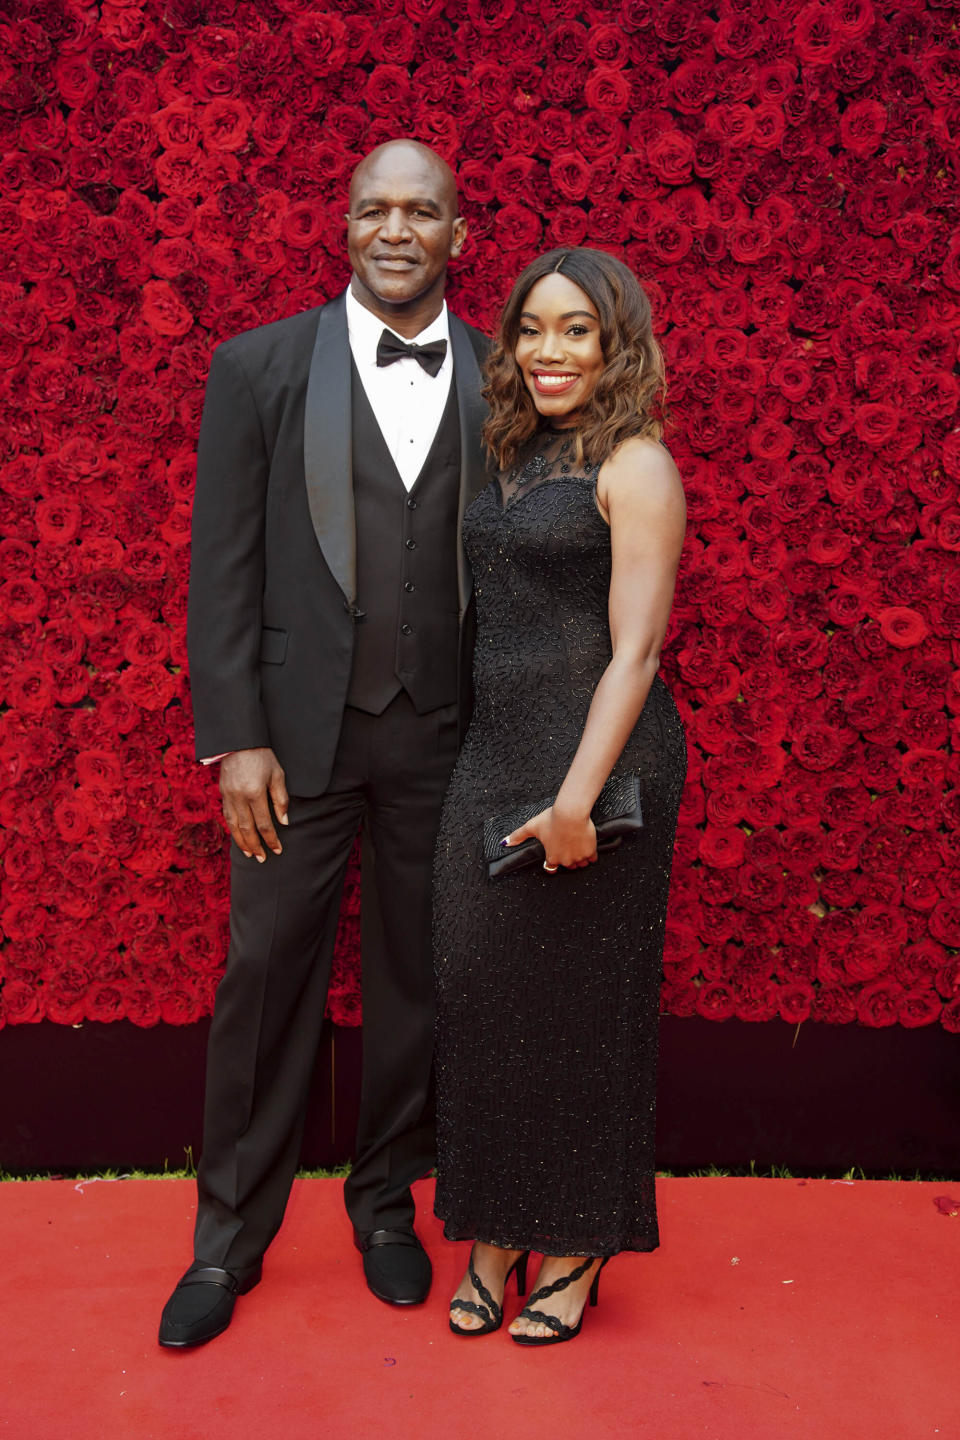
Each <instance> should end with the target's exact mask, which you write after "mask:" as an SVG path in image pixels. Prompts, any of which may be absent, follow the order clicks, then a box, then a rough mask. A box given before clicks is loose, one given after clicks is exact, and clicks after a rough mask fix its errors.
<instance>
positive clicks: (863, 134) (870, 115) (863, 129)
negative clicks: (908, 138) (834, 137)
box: [840, 100, 887, 158]
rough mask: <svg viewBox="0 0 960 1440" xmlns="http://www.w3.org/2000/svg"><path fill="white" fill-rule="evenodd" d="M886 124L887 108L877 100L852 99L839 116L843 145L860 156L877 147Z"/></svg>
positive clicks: (874, 150) (869, 153)
mask: <svg viewBox="0 0 960 1440" xmlns="http://www.w3.org/2000/svg"><path fill="white" fill-rule="evenodd" d="M886 125H887V110H886V107H885V106H884V105H881V104H880V102H879V101H878V100H854V101H853V103H852V104H850V105H848V106H847V107H846V109H845V110H844V112H843V114H842V115H841V117H840V139H841V141H842V142H843V147H844V149H845V150H848V151H849V152H850V153H851V154H852V155H857V156H859V157H861V158H863V157H865V156H868V155H873V154H875V153H876V151H877V149H878V148H879V145H880V141H881V138H882V136H883V132H884V130H885V129H886Z"/></svg>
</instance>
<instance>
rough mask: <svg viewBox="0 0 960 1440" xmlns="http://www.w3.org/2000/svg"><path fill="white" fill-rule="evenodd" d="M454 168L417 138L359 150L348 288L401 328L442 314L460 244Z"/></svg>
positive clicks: (403, 331)
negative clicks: (364, 152)
mask: <svg viewBox="0 0 960 1440" xmlns="http://www.w3.org/2000/svg"><path fill="white" fill-rule="evenodd" d="M466 234H467V226H466V222H465V221H464V220H463V219H462V218H461V217H460V216H459V215H458V214H457V183H456V181H455V179H454V177H453V171H452V170H451V169H450V166H449V165H448V164H447V162H446V161H445V160H441V158H440V156H439V155H437V154H436V153H435V152H434V151H433V150H431V149H430V148H429V146H427V145H421V144H420V143H419V141H417V140H388V141H387V142H386V144H385V145H378V146H377V148H376V150H372V151H371V152H370V154H369V155H366V156H364V158H363V159H362V160H361V161H360V164H359V165H358V166H357V168H356V170H354V172H353V177H352V179H351V181H350V212H349V214H348V216H347V249H348V252H349V255H350V263H351V264H352V266H353V280H352V281H351V286H350V288H351V290H352V292H353V294H354V295H355V296H356V298H357V299H358V300H359V301H360V302H361V304H363V305H365V306H366V307H367V309H368V310H372V311H373V312H374V314H375V315H379V316H380V318H381V319H382V320H384V322H385V323H386V324H388V325H390V326H391V327H392V328H393V329H394V330H396V331H397V332H398V334H400V335H406V336H407V337H412V336H414V335H418V334H419V333H420V331H421V330H422V329H425V328H426V326H427V325H429V324H430V322H431V321H432V320H434V319H435V318H436V317H437V315H439V313H440V310H441V307H442V305H443V292H444V290H445V288H446V283H447V264H448V262H449V261H450V260H452V259H454V258H456V256H458V255H459V254H460V251H461V250H462V249H463V242H464V240H465V239H466Z"/></svg>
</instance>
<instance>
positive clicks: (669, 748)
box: [434, 430, 686, 1255]
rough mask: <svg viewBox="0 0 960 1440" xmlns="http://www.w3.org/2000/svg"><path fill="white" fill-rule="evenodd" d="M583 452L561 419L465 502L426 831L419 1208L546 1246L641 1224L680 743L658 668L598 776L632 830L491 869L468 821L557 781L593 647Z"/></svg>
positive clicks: (651, 1236) (581, 714)
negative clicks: (631, 724)
mask: <svg viewBox="0 0 960 1440" xmlns="http://www.w3.org/2000/svg"><path fill="white" fill-rule="evenodd" d="M598 468H599V467H594V468H587V467H584V466H579V467H578V466H577V465H576V464H575V463H574V459H573V446H572V442H571V440H570V437H569V436H565V435H564V434H563V432H558V431H549V430H547V431H542V432H540V433H539V434H538V436H537V437H535V440H534V442H533V446H532V452H530V453H528V454H527V456H526V457H524V459H523V460H522V462H521V463H520V464H519V465H518V466H517V467H515V469H514V470H513V471H512V472H510V474H508V475H501V476H500V477H499V478H498V479H495V480H493V481H491V483H490V485H489V486H488V487H487V488H486V489H485V490H484V491H482V493H481V494H480V495H479V496H478V497H477V498H476V499H475V500H474V502H473V504H472V505H471V506H470V507H469V509H468V510H467V513H466V516H465V518H464V542H465V545H466V548H467V553H468V555H469V559H470V563H471V566H472V570H473V577H474V593H475V595H476V605H477V643H476V651H475V659H474V685H475V699H474V710H473V717H472V720H471V723H470V727H469V730H468V732H467V736H466V740H465V743H464V746H463V749H462V751H461V753H460V757H459V760H458V762H457V765H456V768H455V770H454V773H453V777H452V780H451V784H450V789H449V791H448V794H447V798H446V802H445V804H444V808H443V816H442V819H441V823H440V831H439V835H438V840H437V859H436V871H435V877H436V878H435V887H434V915H435V920H434V940H435V965H436V979H437V1003H438V1030H437V1143H438V1165H437V1171H438V1179H437V1189H436V1213H437V1214H438V1215H439V1216H440V1218H441V1219H442V1220H443V1221H444V1232H445V1234H446V1236H447V1238H448V1239H451V1240H464V1239H478V1240H483V1241H486V1242H489V1243H492V1244H496V1245H502V1246H505V1247H507V1248H509V1249H524V1250H525V1249H532V1250H535V1251H537V1252H538V1253H541V1254H551V1255H612V1254H615V1253H616V1252H617V1251H620V1250H652V1249H655V1248H656V1246H657V1244H658V1230H657V1214H656V1203H655V1197H654V1156H653V1145H654V1110H655V1097H656V1066H657V1017H658V1008H659V1006H658V999H659V990H660V980H661V959H662V950H663V931H664V921H665V914H666V906H667V891H668V887H669V881H670V866H671V859H672V852H673V841H674V833H675V829H676V820H677V811H678V807H679V803H680V792H681V790H682V787H683V781H684V776H685V773H686V743H685V739H684V733H683V727H682V724H681V721H680V717H679V715H678V713H677V709H676V706H675V705H674V702H673V699H672V697H671V696H670V693H669V691H668V690H667V688H666V686H665V685H664V683H663V681H662V680H661V679H660V678H659V677H657V678H656V679H655V680H654V682H653V686H652V688H651V690H650V694H649V697H648V699H647V702H646V704H645V706H644V709H643V712H642V714H641V716H640V718H639V720H638V722H637V725H636V727H635V729H634V731H633V733H632V735H631V736H630V738H629V740H628V741H627V744H626V746H625V747H624V750H623V752H622V754H621V756H620V759H619V761H618V762H617V765H616V766H615V768H614V772H613V773H614V774H624V773H627V772H630V771H632V772H634V773H636V774H637V775H638V776H639V777H640V784H641V796H642V808H643V815H644V829H643V830H642V831H641V832H640V833H639V834H637V835H634V836H632V837H631V838H630V839H629V840H625V841H624V842H623V844H622V845H621V846H620V848H619V849H617V850H614V851H611V852H607V853H601V855H600V858H599V860H598V862H597V863H596V864H595V865H591V866H588V867H587V868H586V869H583V870H571V871H563V870H561V871H559V872H558V873H557V874H555V875H551V874H547V873H546V872H545V871H544V870H543V868H542V866H533V867H530V868H528V869H525V870H523V871H520V872H516V873H514V874H512V875H509V876H507V877H504V878H501V879H498V880H495V881H489V880H488V879H487V874H486V869H485V866H484V862H483V857H482V849H481V841H482V830H483V822H484V819H485V818H486V817H488V816H494V815H497V814H499V813H501V812H504V811H507V810H509V808H510V807H511V806H512V805H514V804H517V803H520V802H523V801H526V800H529V799H536V798H538V797H539V796H543V795H551V794H555V793H556V791H557V790H558V789H559V787H560V784H561V782H562V781H563V778H564V776H565V775H566V772H567V769H568V767H569V765H570V762H571V760H572V759H573V756H574V753H575V751H576V749H577V746H578V744H579V742H580V738H581V735H582V733H583V728H584V724H585V722H586V717H587V711H588V709H589V706H590V702H591V700H592V698H593V693H594V690H595V688H596V686H597V683H598V681H599V679H600V677H601V675H602V674H603V671H604V670H605V668H606V666H607V665H608V663H609V661H610V658H611V653H612V652H611V642H610V629H609V623H608V618H607V605H608V594H609V587H610V569H611V554H610V532H609V529H608V526H607V524H606V522H605V521H604V519H603V516H602V515H601V514H600V511H599V510H598V508H597V504H596V475H597V469H598Z"/></svg>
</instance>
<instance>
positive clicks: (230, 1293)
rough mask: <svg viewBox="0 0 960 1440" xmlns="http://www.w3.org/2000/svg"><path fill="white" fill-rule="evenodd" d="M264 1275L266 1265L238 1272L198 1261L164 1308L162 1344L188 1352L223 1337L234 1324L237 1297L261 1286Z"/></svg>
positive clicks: (178, 1284) (161, 1324) (181, 1280)
mask: <svg viewBox="0 0 960 1440" xmlns="http://www.w3.org/2000/svg"><path fill="white" fill-rule="evenodd" d="M262 1274H263V1265H262V1264H257V1265H253V1266H250V1267H249V1269H247V1270H242V1271H234V1270H222V1269H221V1268H220V1267H219V1266H218V1265H204V1264H203V1263H202V1262H201V1261H199V1260H194V1262H193V1264H192V1265H191V1266H190V1269H189V1270H188V1271H187V1273H186V1274H185V1275H184V1276H182V1277H181V1279H180V1280H179V1281H178V1282H177V1288H176V1289H175V1290H174V1292H173V1294H172V1295H171V1296H170V1299H169V1300H168V1301H167V1303H166V1305H165V1306H164V1307H163V1315H162V1316H161V1317H160V1335H159V1337H158V1338H159V1341H160V1344H161V1345H165V1346H167V1347H168V1348H169V1349H171V1350H184V1349H186V1348H187V1347H188V1346H190V1345H204V1344H205V1343H206V1342H207V1341H208V1340H212V1339H213V1337H214V1336H215V1335H222V1334H223V1332H224V1330H226V1328H227V1326H228V1325H229V1324H230V1320H231V1318H232V1316H233V1307H234V1305H235V1304H236V1300H237V1296H238V1295H245V1294H246V1293H247V1291H248V1290H252V1289H253V1287H254V1285H257V1284H259V1282H260V1276H261V1275H262Z"/></svg>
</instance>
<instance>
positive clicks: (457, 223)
mask: <svg viewBox="0 0 960 1440" xmlns="http://www.w3.org/2000/svg"><path fill="white" fill-rule="evenodd" d="M466 243H467V222H466V220H464V218H463V216H462V215H458V216H457V218H456V220H454V222H453V238H452V239H451V241H450V259H451V260H456V259H457V257H458V256H459V255H460V253H461V251H462V250H463V247H464V245H465V244H466Z"/></svg>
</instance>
